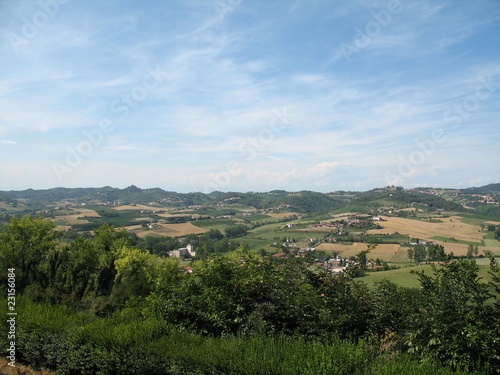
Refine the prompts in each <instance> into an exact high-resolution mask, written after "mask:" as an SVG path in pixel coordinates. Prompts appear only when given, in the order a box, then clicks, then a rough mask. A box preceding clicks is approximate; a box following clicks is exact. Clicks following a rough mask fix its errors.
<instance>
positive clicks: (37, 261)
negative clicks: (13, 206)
mask: <svg viewBox="0 0 500 375" xmlns="http://www.w3.org/2000/svg"><path fill="white" fill-rule="evenodd" d="M61 236H62V232H59V231H57V230H55V225H54V223H52V221H50V220H48V219H43V218H35V217H31V216H25V217H23V218H12V219H11V221H10V223H9V224H7V225H6V226H5V229H4V230H3V231H2V232H1V233H0V264H1V267H2V268H1V270H0V275H1V279H2V280H5V279H6V272H7V268H15V273H16V285H17V288H18V289H17V291H18V292H21V291H22V290H23V289H24V288H25V287H26V286H28V285H29V284H32V283H39V282H41V281H42V280H43V279H44V277H43V275H42V273H41V271H42V270H41V267H40V265H41V264H42V263H43V262H45V261H46V260H47V256H48V254H49V253H50V252H51V251H54V250H55V248H56V245H57V244H58V242H59V238H61Z"/></svg>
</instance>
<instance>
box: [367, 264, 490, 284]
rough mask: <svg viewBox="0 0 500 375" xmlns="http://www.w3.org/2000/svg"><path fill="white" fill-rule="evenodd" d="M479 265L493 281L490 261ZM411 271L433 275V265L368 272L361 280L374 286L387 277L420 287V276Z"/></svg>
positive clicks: (487, 279) (480, 271) (482, 275)
mask: <svg viewBox="0 0 500 375" xmlns="http://www.w3.org/2000/svg"><path fill="white" fill-rule="evenodd" d="M482 264H484V265H482ZM478 265H479V273H478V274H479V276H480V277H482V278H483V280H484V282H488V281H491V275H489V274H488V271H489V269H490V268H489V262H487V263H486V262H479V263H478ZM438 267H439V266H438ZM411 271H418V272H420V271H424V272H425V274H426V275H432V266H430V265H423V266H414V267H405V268H400V269H397V270H390V271H380V272H367V273H366V276H363V277H362V278H360V279H359V280H361V281H364V282H365V283H367V284H368V286H370V287H373V286H374V285H375V283H376V282H377V281H381V280H383V279H386V280H389V281H392V282H393V283H395V284H398V285H401V286H404V287H408V288H418V287H420V283H419V282H418V276H417V275H414V274H412V273H411Z"/></svg>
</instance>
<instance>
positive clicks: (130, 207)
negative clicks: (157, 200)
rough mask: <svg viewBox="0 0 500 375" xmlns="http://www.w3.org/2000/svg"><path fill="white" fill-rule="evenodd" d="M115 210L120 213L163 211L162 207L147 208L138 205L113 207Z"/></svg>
mask: <svg viewBox="0 0 500 375" xmlns="http://www.w3.org/2000/svg"><path fill="white" fill-rule="evenodd" d="M112 208H113V210H118V211H123V210H148V211H150V210H161V209H162V208H161V207H154V206H145V205H143V204H136V205H124V206H118V207H112Z"/></svg>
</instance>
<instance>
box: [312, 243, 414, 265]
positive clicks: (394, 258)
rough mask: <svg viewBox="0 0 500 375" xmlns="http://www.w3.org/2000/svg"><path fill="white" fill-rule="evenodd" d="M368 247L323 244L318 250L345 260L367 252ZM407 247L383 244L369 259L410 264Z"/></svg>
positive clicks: (378, 246) (356, 244) (373, 251)
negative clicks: (364, 251) (332, 253)
mask: <svg viewBox="0 0 500 375" xmlns="http://www.w3.org/2000/svg"><path fill="white" fill-rule="evenodd" d="M367 247H368V245H367V244H365V243H360V242H355V243H353V244H352V245H343V244H327V243H323V244H321V245H319V246H318V247H316V249H317V250H323V251H335V252H337V253H338V254H339V255H340V256H341V257H343V258H349V257H351V256H355V255H356V254H358V253H359V252H361V251H363V250H366V249H367ZM407 249H408V248H406V247H402V246H399V245H398V244H381V245H377V247H376V248H375V249H373V250H372V251H371V252H370V253H369V254H368V258H370V259H377V258H380V259H381V260H384V261H386V262H409V261H410V259H409V258H408V253H407Z"/></svg>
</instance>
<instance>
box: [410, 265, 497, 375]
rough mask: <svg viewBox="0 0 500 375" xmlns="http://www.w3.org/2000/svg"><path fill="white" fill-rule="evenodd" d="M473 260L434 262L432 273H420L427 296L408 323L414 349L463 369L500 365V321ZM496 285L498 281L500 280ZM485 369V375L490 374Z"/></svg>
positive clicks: (421, 282)
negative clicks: (417, 312) (439, 265)
mask: <svg viewBox="0 0 500 375" xmlns="http://www.w3.org/2000/svg"><path fill="white" fill-rule="evenodd" d="M478 271H479V268H478V266H477V265H476V263H475V262H474V261H472V260H465V259H462V260H459V261H456V262H451V263H447V264H445V265H443V266H442V267H439V268H438V267H436V266H433V275H432V276H428V275H426V274H425V273H424V272H423V271H422V272H414V273H416V274H417V275H418V277H419V281H420V284H421V286H422V296H423V300H422V301H421V305H420V310H421V311H420V314H418V316H417V318H416V319H415V322H414V323H413V324H411V325H410V327H412V328H411V332H410V333H409V335H408V340H407V343H406V344H407V345H408V346H409V351H410V352H411V353H415V354H419V355H421V356H422V357H432V358H435V359H437V360H439V361H441V362H443V363H445V364H447V365H449V366H452V367H455V368H458V367H460V368H461V369H462V370H469V371H470V370H489V371H491V372H493V369H494V368H498V366H499V365H500V356H499V355H498V353H500V342H499V341H498V337H500V325H499V323H500V319H499V317H498V311H495V305H493V306H492V304H491V303H490V301H489V300H490V299H491V298H492V297H493V296H492V294H491V293H490V292H489V289H488V284H486V283H484V282H482V281H481V278H480V277H479V276H478ZM496 285H497V287H498V284H496ZM489 371H487V373H489Z"/></svg>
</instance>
